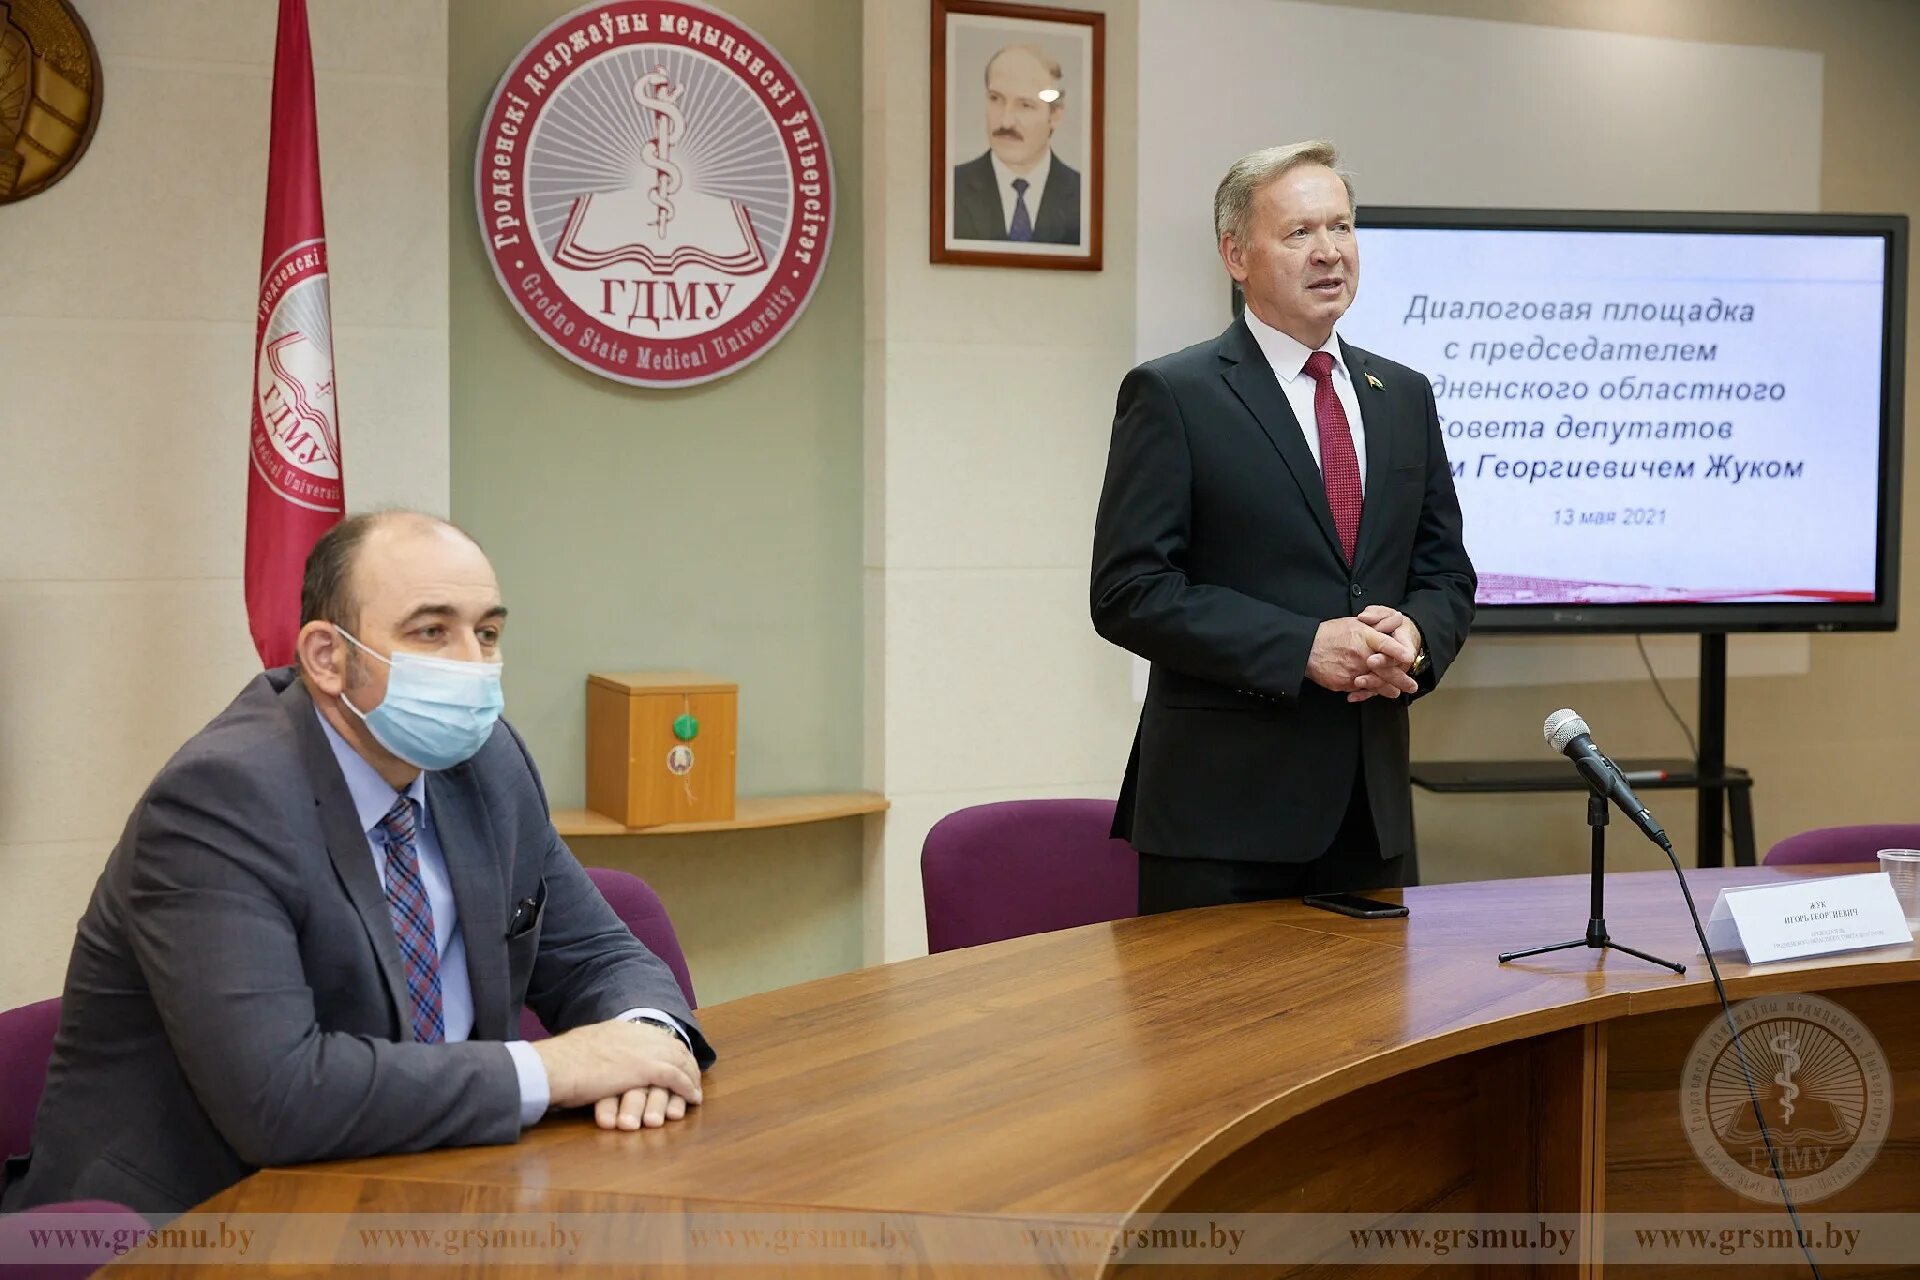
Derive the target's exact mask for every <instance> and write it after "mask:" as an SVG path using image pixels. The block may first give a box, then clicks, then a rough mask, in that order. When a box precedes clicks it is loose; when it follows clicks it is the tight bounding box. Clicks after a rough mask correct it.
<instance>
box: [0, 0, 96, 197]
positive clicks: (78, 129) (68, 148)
mask: <svg viewBox="0 0 1920 1280" xmlns="http://www.w3.org/2000/svg"><path fill="white" fill-rule="evenodd" d="M99 119H100V55H99V53H98V52H96V51H95V49H94V47H93V37H92V36H90V35H88V34H87V28H86V24H85V23H83V22H81V21H80V15H79V14H77V13H75V12H74V11H73V6H72V5H70V4H68V3H66V0H0V204H7V203H10V202H11V201H14V200H24V199H26V198H27V197H28V196H31V195H37V194H39V193H40V192H42V191H45V190H46V189H47V188H48V187H50V186H52V185H53V184H54V183H56V182H58V181H60V179H62V178H64V177H66V175H67V171H68V170H70V169H72V168H73V166H74V165H75V164H77V163H78V162H79V160H80V157H81V155H83V154H84V153H85V152H86V149H87V143H89V142H90V141H92V140H93V127H94V125H95V124H97V123H98V122H99Z"/></svg>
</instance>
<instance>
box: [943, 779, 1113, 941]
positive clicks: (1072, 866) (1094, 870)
mask: <svg viewBox="0 0 1920 1280" xmlns="http://www.w3.org/2000/svg"><path fill="white" fill-rule="evenodd" d="M1113 805H1114V802H1113V801H1111V800H1007V801H1002V802H1000V803H997V804H982V805H975V806H974V807H973V808H970V809H962V810H960V811H959V812H957V813H950V814H948V815H947V816H946V817H944V818H942V819H940V821H939V822H937V823H935V824H934V827H933V830H931V831H929V832H928V833H927V839H926V843H925V844H923V845H922V846H921V848H920V884H921V892H922V894H923V895H924V897H925V899H926V910H927V948H928V950H930V951H935V952H940V951H951V950H953V949H954V948H955V947H972V946H978V945H979V944H981V943H983V942H998V941H1000V940H1001V939H1004V938H1018V937H1023V936H1025V935H1026V934H1030V933H1051V932H1053V931H1054V930H1056V929H1071V928H1073V927H1074V926H1076V925H1083V924H1096V923H1098V922H1100V921H1102V920H1124V919H1126V918H1127V917H1129V916H1132V915H1134V914H1136V913H1137V912H1138V911H1139V896H1140V859H1139V857H1138V855H1136V854H1135V853H1134V851H1133V849H1132V847H1131V846H1130V845H1128V844H1127V842H1126V841H1124V840H1116V839H1114V838H1113V837H1112V836H1110V835H1109V834H1108V832H1109V831H1110V830H1111V829H1112V827H1113Z"/></svg>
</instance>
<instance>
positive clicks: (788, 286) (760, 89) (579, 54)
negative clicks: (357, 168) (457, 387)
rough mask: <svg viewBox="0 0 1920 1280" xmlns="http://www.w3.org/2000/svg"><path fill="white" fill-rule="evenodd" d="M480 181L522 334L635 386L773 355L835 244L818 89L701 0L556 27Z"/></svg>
mask: <svg viewBox="0 0 1920 1280" xmlns="http://www.w3.org/2000/svg"><path fill="white" fill-rule="evenodd" d="M7 3H8V0H0V6H4V5H5V4H7ZM563 7H564V6H563ZM474 183H475V185H474V197H475V201H476V204H475V210H476V212H477V213H478V214H479V216H480V229H481V232H482V234H483V236H484V237H485V245H486V250H487V254H488V257H489V258H490V260H491V262H492V266H493V271H494V275H495V278H496V279H498V280H499V282H500V287H501V288H502V289H503V290H505V291H506V296H507V298H508V299H509V300H510V301H511V302H512V304H513V306H514V307H515V308H516V309H517V310H518V311H519V312H520V315H521V317H522V318H523V319H525V320H526V322H527V324H528V325H529V326H530V327H531V328H532V329H533V330H534V332H535V333H537V334H538V335H539V336H540V339H541V340H542V341H544V342H546V343H547V344H548V345H549V346H551V347H552V348H553V349H554V350H555V351H557V352H559V353H560V354H561V355H563V356H565V357H566V358H567V359H569V360H571V361H573V362H574V363H575V364H578V365H580V366H581V367H582V368H585V369H589V370H591V371H593V372H594V373H597V374H600V375H602V376H604V377H608V378H612V379H614V380H616V381H619V382H625V383H628V384H630V385H632V386H640V387H684V386H692V385H694V384H696V383H700V382H707V381H710V380H712V379H714V378H717V377H720V376H722V375H724V374H727V373H730V372H732V371H733V370H735V369H739V368H741V367H743V366H744V365H746V364H748V363H750V362H752V361H753V360H755V359H757V358H758V357H759V356H761V355H763V354H764V353H765V352H766V351H768V350H769V349H770V348H771V347H772V346H773V344H774V343H776V342H778V341H779V340H780V338H781V336H782V335H784V334H786V333H788V332H790V331H791V329H792V327H793V325H794V324H795V323H796V322H797V321H798V319H799V316H800V314H801V312H802V311H803V310H804V309H805V307H806V305H807V300H808V298H810V297H811V296H812V294H813V291H814V287H815V286H816V285H817V284H818V283H819V281H820V278H821V272H822V270H823V269H824V267H825V264H826V258H827V249H828V245H829V243H830V241H831V239H832V233H833V212H834V192H833V172H832V164H831V160H830V159H829V157H828V155H827V139H826V129H825V127H824V124H823V122H822V121H821V119H820V117H819V114H818V113H817V112H816V111H815V109H814V105H813V103H812V102H811V101H810V100H809V99H808V98H807V95H806V91H805V90H804V89H803V88H802V87H801V85H800V81H799V77H798V76H796V75H795V74H794V72H793V69H792V68H791V67H789V66H788V65H787V63H786V61H785V60H784V59H782V58H781V57H780V54H779V52H778V51H777V50H774V49H772V48H770V47H769V46H768V45H767V43H766V42H765V41H764V40H762V39H760V37H759V36H757V35H755V34H754V33H753V32H752V31H749V30H748V29H747V28H745V27H743V26H741V25H740V24H739V23H738V22H737V21H735V20H734V19H733V18H732V17H731V16H729V15H728V14H726V13H723V12H721V11H720V10H718V9H715V8H713V7H711V4H707V3H702V2H701V0H595V3H593V4H591V5H587V6H584V7H582V8H580V9H577V10H575V11H574V12H572V13H570V14H567V15H566V16H564V17H562V18H560V19H559V20H558V21H556V22H552V23H549V24H548V25H547V26H546V27H544V28H543V29H542V30H541V31H540V32H539V34H538V35H536V36H535V37H534V38H533V39H532V40H531V41H530V42H529V43H528V44H527V46H526V47H525V48H524V49H522V50H521V52H520V55H519V56H518V57H517V58H515V59H514V60H513V61H512V62H511V63H509V64H508V66H507V68H506V70H505V72H504V73H503V74H502V75H501V77H500V82H499V84H498V86H497V87H496V88H495V90H494V94H493V99H492V101H491V102H489V103H488V105H487V113H486V118H485V123H484V124H483V126H482V128H481V136H480V145H479V150H478V152H477V154H476V157H475V168H474ZM316 438H317V437H316Z"/></svg>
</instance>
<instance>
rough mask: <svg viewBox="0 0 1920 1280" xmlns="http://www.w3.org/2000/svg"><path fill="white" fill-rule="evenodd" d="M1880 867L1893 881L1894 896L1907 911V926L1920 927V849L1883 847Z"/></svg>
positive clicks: (1910, 927)
mask: <svg viewBox="0 0 1920 1280" xmlns="http://www.w3.org/2000/svg"><path fill="white" fill-rule="evenodd" d="M1880 869H1881V870H1882V871H1884V872H1886V873H1887V878H1888V879H1889V880H1891V881H1893V896H1894V897H1896V898H1898V899H1900V909H1901V910H1902V911H1904V912H1906V913H1907V927H1908V928H1909V929H1916V928H1920V849H1882V850H1881V851H1880Z"/></svg>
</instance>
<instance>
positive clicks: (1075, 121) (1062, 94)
mask: <svg viewBox="0 0 1920 1280" xmlns="http://www.w3.org/2000/svg"><path fill="white" fill-rule="evenodd" d="M932 3H933V77H932V80H933V104H932V127H933V137H932V145H931V146H930V147H929V151H930V152H931V156H932V165H931V179H932V202H931V209H932V217H931V219H930V223H931V226H930V227H929V232H930V235H929V253H930V258H931V260H932V261H934V262H948V263H961V264H970V265H978V266H996V267H1040V268H1051V269H1054V270H1067V271H1098V270H1099V269H1100V219H1101V197H1102V194H1103V187H1104V181H1105V174H1104V172H1103V169H1104V166H1103V164H1102V150H1103V145H1104V138H1105V133H1106V130H1105V120H1104V109H1105V96H1106V95H1105V89H1106V84H1105V75H1106V67H1105V63H1106V15H1104V14H1100V13H1091V12H1087V11H1084V10H1080V9H1053V8H1041V7H1039V6H1036V5H1024V4H996V3H991V2H990V0H932Z"/></svg>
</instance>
